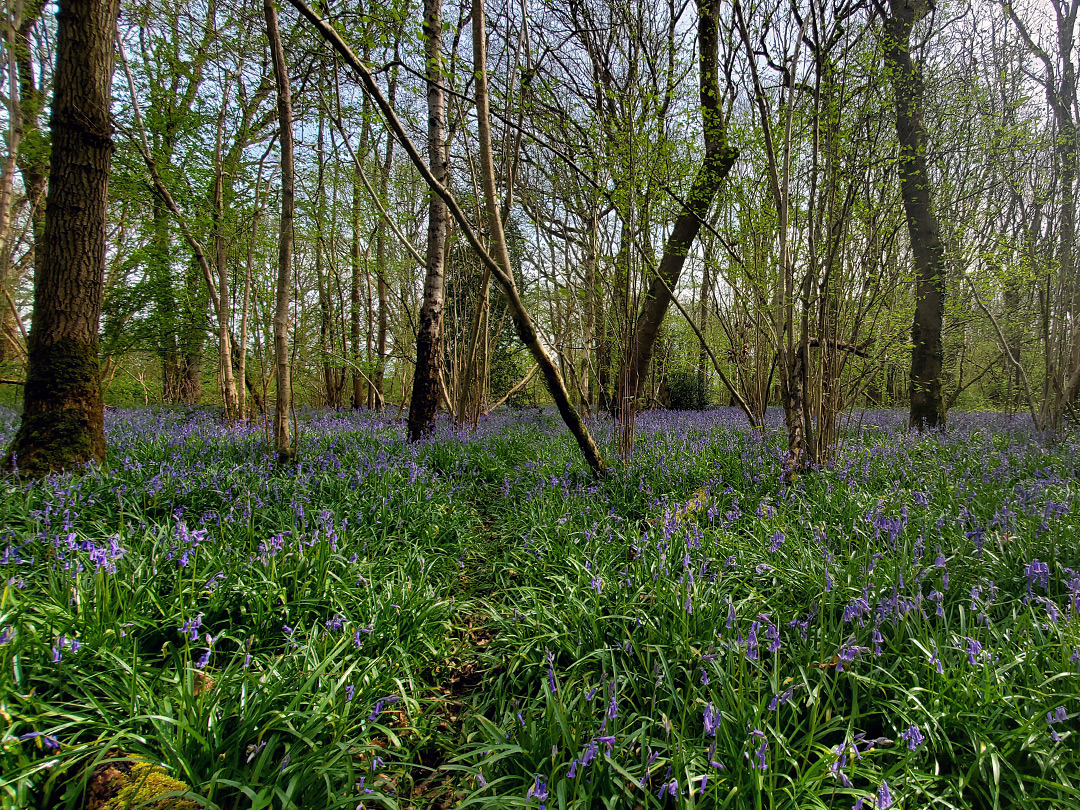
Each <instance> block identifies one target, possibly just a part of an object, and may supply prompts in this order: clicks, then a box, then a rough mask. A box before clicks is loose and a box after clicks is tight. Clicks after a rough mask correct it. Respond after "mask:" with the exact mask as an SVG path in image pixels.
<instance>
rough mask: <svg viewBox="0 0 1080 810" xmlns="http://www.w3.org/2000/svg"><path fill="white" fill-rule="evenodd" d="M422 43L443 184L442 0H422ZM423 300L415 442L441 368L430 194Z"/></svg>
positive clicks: (437, 244) (438, 212) (438, 272)
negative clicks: (423, 44)
mask: <svg viewBox="0 0 1080 810" xmlns="http://www.w3.org/2000/svg"><path fill="white" fill-rule="evenodd" d="M424 43H425V46H424V47H425V55H426V57H427V71H426V75H427V99H428V167H429V168H430V170H431V175H432V177H434V178H435V180H436V182H438V183H439V185H440V186H443V187H445V186H446V116H445V109H444V104H443V92H442V79H443V75H442V0H424ZM429 198H430V200H429V203H428V232H427V256H426V265H427V266H426V275H425V280H424V302H423V305H422V306H421V308H420V323H419V326H418V328H417V332H416V369H415V371H414V372H413V389H412V400H411V401H410V403H409V440H410V441H416V440H417V439H419V438H420V437H421V436H423V435H424V434H425V433H428V432H429V431H430V430H431V429H432V428H433V427H434V426H435V412H436V411H437V410H438V408H439V375H440V373H441V372H442V321H443V291H444V286H445V285H444V280H443V243H444V241H445V239H446V219H447V211H446V204H445V203H444V202H443V201H442V199H441V198H440V197H439V195H438V194H436V193H435V192H434V191H432V192H431V194H430V195H429Z"/></svg>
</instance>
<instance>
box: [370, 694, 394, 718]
mask: <svg viewBox="0 0 1080 810" xmlns="http://www.w3.org/2000/svg"><path fill="white" fill-rule="evenodd" d="M400 700H401V698H400V697H399V696H398V695H387V696H386V697H384V698H379V699H378V700H376V701H375V706H374V707H373V708H372V710H371V714H370V715H369V716H368V720H375V719H376V718H377V717H378V716H379V715H380V714H382V711H383V709H385V708H386V707H387V706H391V705H393V704H395V703H397V702H398V701H400Z"/></svg>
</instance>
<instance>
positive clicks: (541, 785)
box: [525, 774, 548, 810]
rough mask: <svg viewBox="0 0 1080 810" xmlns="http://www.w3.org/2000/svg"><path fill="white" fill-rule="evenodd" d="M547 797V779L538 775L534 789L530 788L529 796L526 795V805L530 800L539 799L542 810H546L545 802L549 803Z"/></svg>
mask: <svg viewBox="0 0 1080 810" xmlns="http://www.w3.org/2000/svg"><path fill="white" fill-rule="evenodd" d="M547 797H548V786H547V779H545V778H544V777H543V776H541V775H540V774H537V775H536V781H535V782H533V785H532V787H531V788H529V792H528V793H527V794H525V801H526V803H528V801H529V800H530V799H539V800H540V810H544V807H545V802H546V801H547Z"/></svg>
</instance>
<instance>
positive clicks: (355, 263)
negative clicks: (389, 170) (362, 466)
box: [349, 173, 371, 410]
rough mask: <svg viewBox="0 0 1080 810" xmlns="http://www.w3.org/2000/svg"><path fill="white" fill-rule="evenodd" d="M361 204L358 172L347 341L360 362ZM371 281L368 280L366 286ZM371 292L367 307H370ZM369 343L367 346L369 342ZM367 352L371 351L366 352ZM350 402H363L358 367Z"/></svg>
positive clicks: (357, 406) (359, 404) (355, 360)
mask: <svg viewBox="0 0 1080 810" xmlns="http://www.w3.org/2000/svg"><path fill="white" fill-rule="evenodd" d="M363 213H364V210H363V207H362V206H361V205H360V175H359V173H357V174H356V175H355V176H354V177H353V188H352V243H351V245H350V246H349V270H350V276H349V343H350V347H349V349H350V353H351V354H352V361H353V364H354V365H355V366H358V365H359V364H360V360H361V357H360V278H361V273H362V272H363V264H364V254H363V250H362V249H361V247H360V226H361V224H362V220H363ZM370 289H371V281H370V279H369V280H368V290H370ZM370 298H371V295H370V293H369V294H368V299H369V300H368V309H369V310H370V308H371V306H370V303H371V302H370ZM368 343H369V344H370V343H371V330H370V329H369V330H368ZM369 347H370V346H369ZM369 354H370V352H369ZM352 406H353V408H354V409H355V410H359V409H360V408H362V407H363V406H364V376H363V374H361V373H360V369H359V368H353V370H352Z"/></svg>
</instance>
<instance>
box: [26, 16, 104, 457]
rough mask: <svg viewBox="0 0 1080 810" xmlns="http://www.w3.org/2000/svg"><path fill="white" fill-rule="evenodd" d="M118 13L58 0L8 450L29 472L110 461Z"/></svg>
mask: <svg viewBox="0 0 1080 810" xmlns="http://www.w3.org/2000/svg"><path fill="white" fill-rule="evenodd" d="M116 14H117V2H116V0H107V2H102V0H61V2H60V9H59V13H58V14H57V20H58V33H57V46H56V47H57V57H56V71H55V75H54V77H53V87H54V90H53V103H52V118H51V131H52V144H53V149H52V165H51V168H50V170H49V191H48V205H47V211H48V213H47V216H46V219H45V232H44V240H43V242H42V246H41V247H42V251H41V258H40V266H39V272H38V275H37V278H36V279H35V283H34V316H33V323H32V326H31V329H30V336H29V347H28V350H29V351H28V355H29V356H28V361H27V373H26V385H25V386H24V389H23V390H24V394H23V416H22V422H21V423H20V425H19V431H18V433H17V434H16V436H15V441H14V443H13V444H12V446H11V450H10V452H9V454H8V457H7V460H6V463H7V464H8V465H9V466H16V467H17V468H18V469H19V471H20V472H21V473H22V474H24V475H31V476H39V475H45V474H47V473H50V472H56V471H59V470H63V469H70V468H72V467H74V466H76V465H79V464H84V463H86V462H91V461H94V462H98V463H104V461H105V431H104V407H103V403H102V397H101V379H100V368H99V363H98V326H99V322H100V320H101V300H102V296H103V294H104V287H105V215H106V203H107V195H108V187H109V166H110V162H111V159H112V148H113V144H112V124H111V121H110V120H109V101H110V86H111V83H112V71H113V45H112V43H113V36H114V30H115V25H116Z"/></svg>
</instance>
